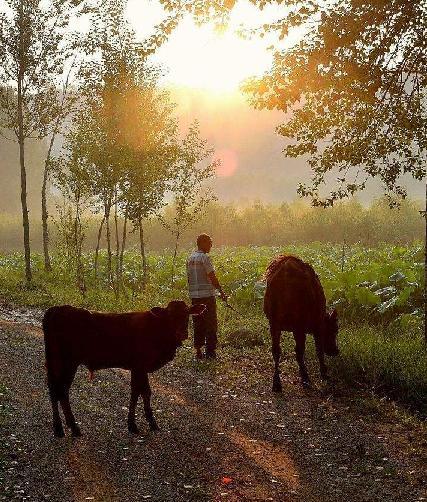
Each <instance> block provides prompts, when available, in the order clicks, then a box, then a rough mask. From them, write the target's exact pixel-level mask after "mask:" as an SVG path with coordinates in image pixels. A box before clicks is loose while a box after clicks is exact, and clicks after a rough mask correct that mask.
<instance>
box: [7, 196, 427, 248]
mask: <svg viewBox="0 0 427 502" xmlns="http://www.w3.org/2000/svg"><path fill="white" fill-rule="evenodd" d="M420 208H421V204H420V203H417V202H415V201H412V200H406V201H404V202H403V203H402V204H401V205H400V207H399V209H395V208H394V209H390V208H389V206H388V203H387V201H386V200H383V199H380V200H376V201H374V202H372V203H371V205H369V206H364V205H362V204H360V203H359V202H357V201H355V200H353V201H348V202H340V203H337V204H335V205H334V207H332V208H328V209H326V210H325V209H321V208H316V207H310V206H309V205H308V204H306V203H304V202H302V201H295V202H290V203H284V204H261V203H259V202H258V203H252V204H249V205H247V206H243V207H239V206H237V205H235V204H224V203H220V202H211V203H209V204H208V205H207V206H206V208H205V211H204V212H203V214H201V215H200V216H199V217H198V218H197V220H196V221H195V222H194V223H193V224H192V225H191V226H189V227H188V228H187V229H186V230H184V231H183V233H182V235H181V239H180V248H188V247H191V246H194V245H195V242H194V239H195V236H196V235H198V234H200V233H202V232H207V233H208V234H209V235H212V236H213V238H214V246H215V247H216V246H248V245H257V246H279V245H281V244H283V243H289V244H308V243H310V242H312V241H318V242H323V243H334V244H340V245H341V246H344V249H345V251H346V250H347V248H348V246H352V245H354V244H357V243H360V244H362V245H365V246H368V247H372V246H377V245H378V244H380V243H389V244H395V245H406V244H409V243H412V242H413V241H421V240H422V239H423V233H424V221H423V218H422V217H421V216H420V213H419V210H420ZM162 214H163V218H164V219H166V220H170V219H172V218H173V216H174V211H173V207H171V206H170V205H167V206H166V207H165V208H164V209H163V212H162ZM85 219H86V221H87V232H86V233H87V239H86V241H85V249H86V250H89V249H93V248H94V247H95V245H96V241H97V232H98V227H99V218H97V217H94V216H91V215H90V214H89V215H88V214H85ZM123 224H124V220H123V217H122V218H120V219H119V229H120V231H122V229H123ZM38 230H39V232H37V227H36V228H35V229H34V231H33V232H32V243H33V248H34V249H35V250H38V249H41V244H42V236H41V233H40V229H38ZM20 232H21V224H20V222H19V220H18V218H17V217H16V216H15V217H14V216H9V215H7V214H3V215H1V217H0V243H1V250H2V251H12V250H18V249H20V247H21V235H20ZM145 237H146V242H147V246H149V249H151V250H152V251H158V250H161V249H164V248H173V247H174V242H173V239H171V234H170V233H169V231H167V230H166V229H165V228H164V227H163V226H162V225H161V224H160V222H159V221H157V220H156V219H155V218H154V219H151V220H147V221H146V222H145ZM59 238H60V236H59V235H58V232H57V230H56V229H55V228H52V242H53V243H55V242H56V241H57V240H58V239H59ZM137 242H138V241H137V236H136V235H135V234H134V233H130V234H129V236H128V240H127V243H128V247H131V248H132V247H134V246H136V245H137ZM105 245H106V244H105V240H104V239H103V238H102V239H101V247H105Z"/></svg>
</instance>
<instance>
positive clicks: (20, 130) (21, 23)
mask: <svg viewBox="0 0 427 502" xmlns="http://www.w3.org/2000/svg"><path fill="white" fill-rule="evenodd" d="M23 80H24V12H23V7H22V1H21V2H20V6H19V70H18V143H19V163H20V166H21V206H22V226H23V229H24V255H25V278H26V280H27V284H29V283H30V282H31V280H32V273H31V250H30V222H29V218H28V205H27V173H26V170H25V137H24V113H23V102H22V98H23V96H22V93H23V89H22V83H23Z"/></svg>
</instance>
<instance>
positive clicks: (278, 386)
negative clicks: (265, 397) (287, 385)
mask: <svg viewBox="0 0 427 502" xmlns="http://www.w3.org/2000/svg"><path fill="white" fill-rule="evenodd" d="M273 392H282V384H281V383H280V382H274V383H273Z"/></svg>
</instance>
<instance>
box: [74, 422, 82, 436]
mask: <svg viewBox="0 0 427 502" xmlns="http://www.w3.org/2000/svg"><path fill="white" fill-rule="evenodd" d="M71 435H72V436H73V438H79V437H81V436H82V431H81V430H80V427H79V426H78V425H73V426H72V427H71Z"/></svg>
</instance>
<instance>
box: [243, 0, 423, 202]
mask: <svg viewBox="0 0 427 502" xmlns="http://www.w3.org/2000/svg"><path fill="white" fill-rule="evenodd" d="M298 3H299V4H300V5H301V7H304V6H305V7H306V14H305V16H300V19H299V20H298V21H297V24H302V25H304V24H305V23H308V22H310V21H313V24H312V25H311V29H310V30H307V32H306V33H305V35H304V37H303V38H302V39H301V41H300V43H298V44H296V45H295V46H294V47H292V48H291V49H288V50H277V51H276V53H275V59H274V63H273V67H272V69H271V70H270V71H269V72H268V74H267V75H266V76H265V77H263V78H262V79H260V80H258V81H252V83H250V84H249V85H248V86H247V89H248V90H249V91H250V92H253V94H254V102H255V103H256V105H257V106H261V107H267V108H278V109H280V110H283V111H285V112H286V111H288V110H290V109H293V114H292V116H291V118H290V119H289V120H288V121H287V122H286V123H285V124H284V125H283V126H281V127H279V132H280V133H281V134H282V135H283V136H286V137H289V138H292V139H294V140H295V144H294V145H291V146H289V147H287V148H286V150H285V152H286V154H287V155H289V156H293V157H294V156H300V155H306V154H308V155H309V156H310V160H309V162H310V164H311V166H312V168H313V171H314V176H313V185H312V187H304V186H301V187H300V189H299V192H300V193H301V194H302V195H309V196H311V197H312V198H313V200H314V203H316V204H317V203H319V204H325V205H330V204H333V202H334V201H335V200H337V199H341V198H343V197H346V196H348V195H352V194H354V193H355V191H356V190H359V189H363V188H364V186H365V183H366V181H367V179H368V177H379V178H380V179H381V181H382V182H383V184H384V186H385V188H386V190H387V191H389V192H394V193H396V194H397V195H399V196H404V195H405V194H406V192H405V190H404V188H403V187H401V186H400V185H399V183H398V180H399V177H400V176H401V175H402V174H403V173H410V174H411V175H412V176H413V177H414V178H416V179H418V180H423V178H424V177H425V173H426V171H425V161H426V151H427V150H426V148H427V138H426V135H425V131H426V127H425V126H426V121H427V113H426V112H427V109H426V106H425V86H426V80H425V75H426V69H427V59H426V49H427V45H426V43H427V42H426V36H425V34H426V30H427V10H426V4H425V2H406V1H404V0H396V1H393V2H371V3H369V2H368V3H360V2H358V1H350V2H347V1H344V0H342V1H341V0H340V1H337V2H333V3H332V4H325V3H322V2H304V1H302V2H298ZM310 6H312V8H310ZM314 16H316V17H314ZM316 19H317V20H318V21H317V22H314V21H315V20H316ZM289 23H290V24H292V18H291V19H286V18H285V19H284V20H283V21H282V27H286V26H287V25H288V24H289ZM270 29H271V30H277V29H278V26H277V25H276V26H274V27H273V26H271V27H268V30H270ZM295 105H297V106H296V108H295ZM334 169H336V170H337V171H338V172H339V174H338V186H337V188H336V189H335V190H333V191H332V192H331V193H330V195H328V196H326V197H323V198H322V197H321V196H320V194H319V187H320V186H321V185H323V184H324V183H325V180H326V175H327V173H328V172H331V171H333V170H334ZM334 172H336V171H334Z"/></svg>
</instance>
